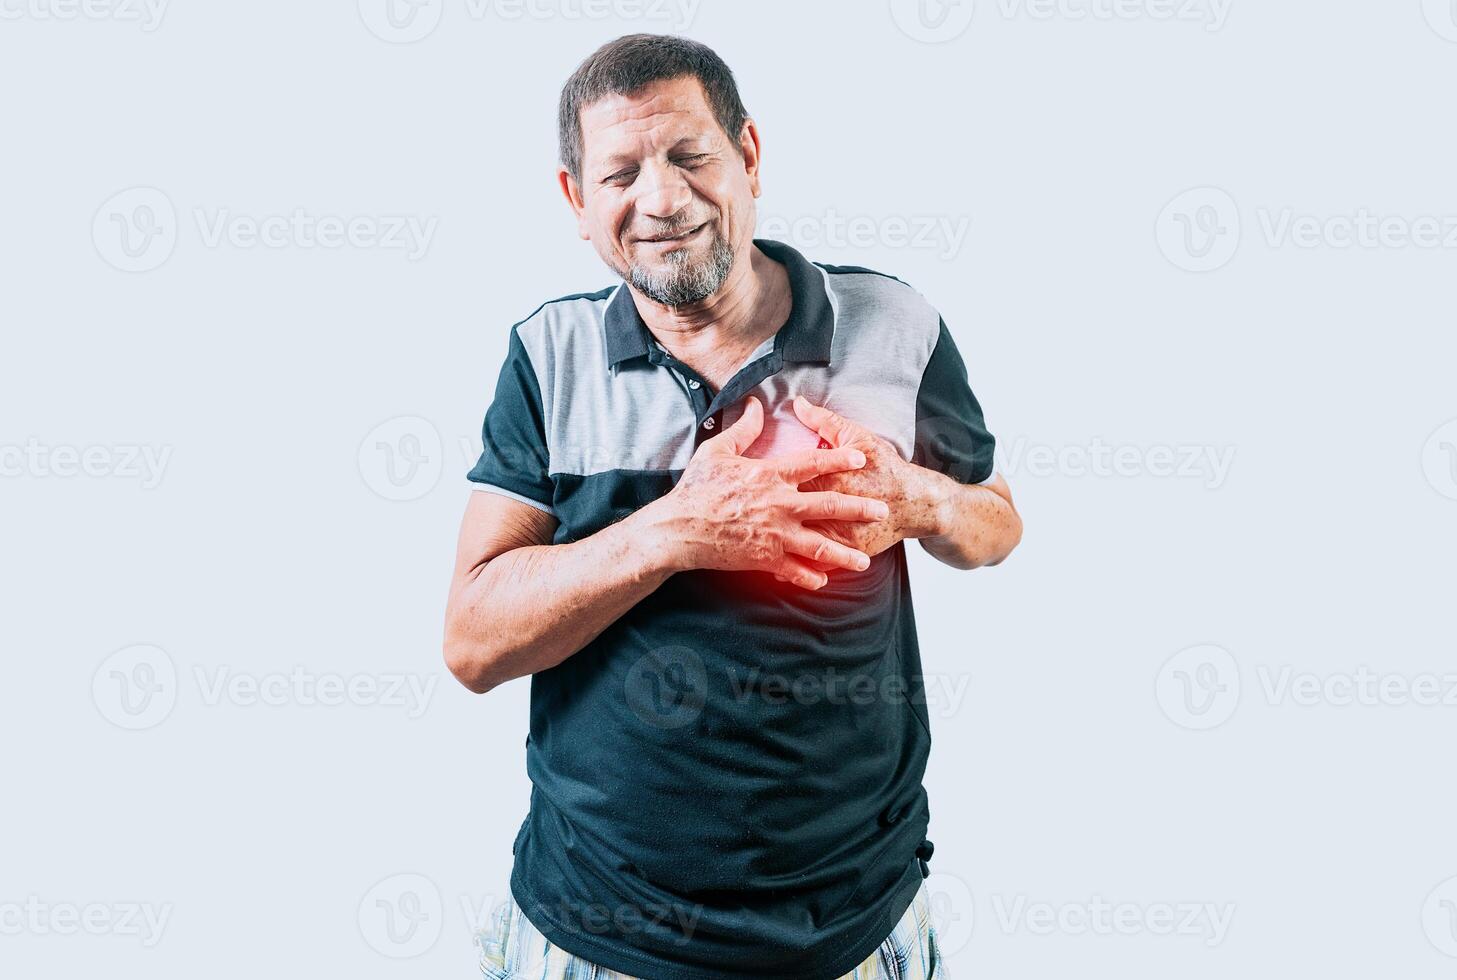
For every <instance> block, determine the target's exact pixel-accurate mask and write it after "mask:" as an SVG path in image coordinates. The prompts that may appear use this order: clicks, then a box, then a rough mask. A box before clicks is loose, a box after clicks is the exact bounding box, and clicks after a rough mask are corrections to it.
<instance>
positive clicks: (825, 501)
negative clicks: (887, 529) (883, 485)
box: [790, 490, 890, 521]
mask: <svg viewBox="0 0 1457 980" xmlns="http://www.w3.org/2000/svg"><path fill="white" fill-rule="evenodd" d="M790 513H792V514H794V515H795V516H796V517H799V518H800V519H801V520H809V521H883V520H885V519H886V518H887V517H889V516H890V506H889V505H888V504H886V502H885V501H883V500H876V499H875V498H874V497H857V496H855V495H854V494H850V493H840V492H839V491H837V490H814V491H808V492H804V493H797V494H795V499H794V501H793V502H792V503H791V504H790Z"/></svg>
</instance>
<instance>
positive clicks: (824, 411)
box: [794, 395, 939, 557]
mask: <svg viewBox="0 0 1457 980" xmlns="http://www.w3.org/2000/svg"><path fill="white" fill-rule="evenodd" d="M794 414H795V415H797V416H798V417H799V420H800V421H801V422H803V423H804V424H805V426H806V427H808V428H809V429H810V430H811V431H813V432H816V433H818V434H819V437H820V438H821V439H823V440H824V441H825V442H827V443H829V444H830V446H831V448H835V449H839V448H842V447H843V448H852V449H859V450H860V451H861V452H863V453H864V454H865V460H866V462H865V466H864V467H863V468H861V469H858V470H849V471H845V472H841V473H830V474H827V475H825V476H819V477H815V478H814V479H813V480H810V481H809V482H808V483H803V484H800V487H799V488H800V489H801V490H838V491H840V492H841V493H849V494H855V495H857V496H862V497H874V498H875V499H876V500H883V501H885V502H886V504H888V505H889V506H890V516H889V517H887V518H886V519H885V520H883V521H865V522H851V521H817V522H814V525H813V526H814V527H815V529H816V530H818V531H820V532H821V533H823V534H824V535H826V536H827V537H830V538H833V539H834V540H836V541H839V542H841V543H842V544H846V545H849V546H850V547H852V548H856V549H858V550H860V551H863V552H865V553H866V554H867V555H871V556H872V557H873V556H875V555H878V554H879V553H880V552H882V551H884V550H886V549H887V548H889V547H891V546H892V545H894V544H895V543H896V542H897V541H900V540H902V539H904V538H916V537H924V536H926V535H930V534H934V533H936V529H937V518H938V507H939V503H938V499H937V494H936V493H935V488H934V484H933V483H932V481H931V480H930V479H928V477H930V476H932V475H933V474H931V473H930V472H929V471H927V470H924V469H922V468H921V467H919V466H916V465H915V464H913V463H910V462H908V461H907V460H905V459H904V458H902V457H901V454H900V453H899V452H898V451H897V450H896V448H895V446H893V445H891V444H890V442H889V441H888V440H887V439H885V438H883V437H882V436H879V435H877V434H876V433H874V432H871V431H870V430H869V429H867V428H865V427H864V426H862V425H858V424H856V423H854V422H851V421H850V420H849V419H847V418H845V417H844V416H842V415H839V414H837V413H835V412H832V411H830V410H829V409H828V408H825V407H823V406H821V405H814V404H811V403H810V401H809V400H808V399H806V398H805V397H804V396H802V395H801V396H799V397H796V398H795V399H794ZM808 523H809V522H806V526H808Z"/></svg>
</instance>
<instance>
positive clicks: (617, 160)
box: [598, 135, 706, 174]
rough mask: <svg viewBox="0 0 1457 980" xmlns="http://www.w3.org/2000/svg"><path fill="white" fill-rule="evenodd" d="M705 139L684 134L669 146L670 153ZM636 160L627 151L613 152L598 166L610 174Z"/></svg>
mask: <svg viewBox="0 0 1457 980" xmlns="http://www.w3.org/2000/svg"><path fill="white" fill-rule="evenodd" d="M705 139H706V137H704V136H701V135H694V136H684V137H683V138H682V139H680V140H678V142H676V143H674V144H673V145H672V146H671V147H669V148H668V152H669V153H675V152H677V151H679V150H682V149H684V148H685V146H689V145H695V144H698V143H699V142H700V141H702V140H705ZM700 152H701V150H700ZM636 162H637V159H636V157H633V156H632V155H630V154H627V153H613V154H610V155H609V156H606V157H603V158H602V161H601V163H600V164H598V167H599V168H600V169H601V170H602V171H603V172H604V173H608V174H610V173H612V172H613V171H615V170H617V168H619V167H621V166H624V165H626V164H630V163H636Z"/></svg>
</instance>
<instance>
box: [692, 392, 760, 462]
mask: <svg viewBox="0 0 1457 980" xmlns="http://www.w3.org/2000/svg"><path fill="white" fill-rule="evenodd" d="M763 431H764V406H763V404H762V403H761V402H760V401H759V399H757V398H755V397H754V396H753V395H750V396H749V397H748V400H746V401H745V402H744V414H742V415H740V416H739V420H738V421H737V422H735V423H734V424H733V425H731V426H729V427H728V428H727V429H724V430H723V431H722V432H720V433H719V434H718V435H716V436H714V437H713V438H712V439H705V440H704V441H703V445H701V446H699V447H698V451H699V452H708V453H717V454H722V455H725V456H742V455H743V454H744V450H745V449H748V448H749V447H750V446H752V445H753V444H754V440H755V439H757V438H759V433H761V432H763Z"/></svg>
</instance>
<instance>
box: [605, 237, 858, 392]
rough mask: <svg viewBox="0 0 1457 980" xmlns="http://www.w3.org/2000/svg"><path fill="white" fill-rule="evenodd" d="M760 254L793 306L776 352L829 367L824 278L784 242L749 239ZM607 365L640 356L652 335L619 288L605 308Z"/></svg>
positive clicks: (830, 328)
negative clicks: (781, 278) (775, 269)
mask: <svg viewBox="0 0 1457 980" xmlns="http://www.w3.org/2000/svg"><path fill="white" fill-rule="evenodd" d="M754 244H755V245H756V246H758V248H759V251H761V252H763V253H764V254H765V255H767V256H769V258H771V259H773V260H774V261H776V262H778V263H779V264H780V265H782V266H784V269H785V271H786V272H787V273H789V293H790V297H791V302H792V305H791V307H790V310H789V319H788V320H786V321H785V322H784V326H782V327H780V328H779V333H778V334H777V335H776V336H775V345H774V346H775V347H776V348H777V349H778V350H779V353H780V355H781V356H782V357H783V358H784V360H785V361H800V362H820V363H824V364H828V363H830V345H831V341H832V340H833V339H834V336H835V310H834V307H833V306H832V305H831V303H830V297H829V294H828V292H827V291H826V289H825V276H824V273H823V272H821V271H820V270H819V269H818V268H816V267H815V266H814V265H813V264H812V263H811V262H810V261H809V260H808V259H806V258H805V257H804V256H803V255H800V254H799V252H798V251H796V250H795V249H793V248H791V247H790V246H788V245H785V244H784V243H783V242H775V241H770V240H769V239H765V238H756V239H754ZM605 321H606V322H605V326H606V331H607V363H608V365H609V366H610V367H616V366H617V365H618V364H620V363H621V362H623V361H627V360H631V359H632V358H635V357H644V356H646V355H647V353H648V350H649V348H650V346H651V344H652V340H653V336H652V332H651V331H649V330H648V326H647V324H646V323H644V322H643V319H642V316H641V315H640V314H639V313H638V311H637V303H635V302H634V301H633V297H632V290H631V289H629V288H627V284H626V283H624V284H623V285H622V286H619V287H618V289H617V292H616V293H614V294H613V296H612V299H611V301H610V302H609V303H608V304H607V312H606V315H605Z"/></svg>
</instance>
